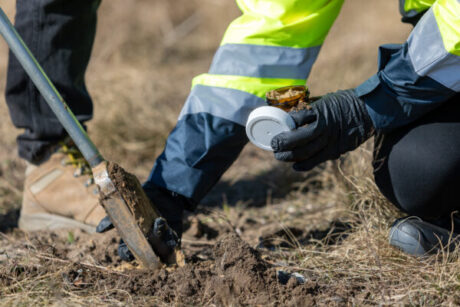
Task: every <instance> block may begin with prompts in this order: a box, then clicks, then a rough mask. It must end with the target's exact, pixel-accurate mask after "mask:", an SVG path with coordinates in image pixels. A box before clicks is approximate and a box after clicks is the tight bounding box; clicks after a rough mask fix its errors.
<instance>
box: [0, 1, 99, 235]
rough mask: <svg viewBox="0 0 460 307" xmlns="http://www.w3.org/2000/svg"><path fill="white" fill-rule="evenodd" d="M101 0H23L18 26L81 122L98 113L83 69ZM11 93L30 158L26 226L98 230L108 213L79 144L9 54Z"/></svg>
mask: <svg viewBox="0 0 460 307" xmlns="http://www.w3.org/2000/svg"><path fill="white" fill-rule="evenodd" d="M100 2H101V0H17V4H16V20H15V27H16V29H17V30H18V32H19V33H20V35H21V36H22V37H23V39H24V41H25V43H26V44H27V45H28V46H29V48H30V50H31V51H32V53H33V54H34V55H35V57H36V58H37V60H38V62H39V63H40V64H41V66H42V67H43V69H44V70H45V72H46V73H47V74H48V76H49V78H50V79H51V81H52V82H53V83H54V84H55V86H56V87H57V89H58V90H59V92H60V93H61V94H62V96H63V98H64V99H65V101H66V102H67V103H68V105H69V106H70V108H71V109H72V111H73V112H74V113H75V115H76V116H77V118H78V119H79V120H80V121H81V122H85V121H87V120H89V119H90V118H91V117H92V111H93V107H92V102H91V98H90V96H89V94H88V92H87V90H86V86H85V81H84V76H85V71H86V68H87V65H88V62H89V58H90V54H91V49H92V45H93V41H94V36H95V32H96V20H97V15H96V12H97V8H98V7H99V5H100ZM6 101H7V104H8V108H9V111H10V114H11V119H12V121H13V123H14V125H15V126H16V127H17V128H23V129H25V131H24V132H23V133H22V134H21V135H19V137H18V139H17V141H18V148H19V155H20V156H21V157H22V158H24V159H25V160H27V161H28V162H29V163H28V167H27V170H26V179H25V183H24V197H23V203H22V209H21V217H20V220H19V226H20V227H21V228H22V229H25V230H38V229H46V228H61V227H65V228H68V227H80V228H83V229H86V230H88V231H93V230H94V226H95V225H96V224H97V223H98V222H99V220H100V219H102V218H103V217H104V216H105V213H104V210H103V209H102V207H100V206H99V205H98V193H97V189H96V187H95V185H93V184H92V181H91V177H90V176H91V172H90V170H89V168H88V167H87V166H86V164H85V162H84V159H83V157H82V156H81V154H80V153H79V151H78V150H77V149H76V148H75V147H74V146H73V145H72V144H71V143H69V142H68V141H64V139H65V138H66V133H65V131H64V129H63V127H62V126H61V124H60V123H59V122H58V120H57V119H56V117H55V115H54V114H53V113H52V111H51V109H50V108H49V107H48V105H47V104H46V102H45V101H44V99H43V98H42V97H41V95H40V94H39V92H38V91H37V89H36V88H35V86H34V85H33V83H32V82H31V80H30V79H29V77H28V76H27V75H26V73H25V71H24V70H23V68H22V67H21V65H20V64H19V62H18V61H17V60H16V58H15V57H14V56H13V55H11V54H10V57H9V65H8V77H7V87H6Z"/></svg>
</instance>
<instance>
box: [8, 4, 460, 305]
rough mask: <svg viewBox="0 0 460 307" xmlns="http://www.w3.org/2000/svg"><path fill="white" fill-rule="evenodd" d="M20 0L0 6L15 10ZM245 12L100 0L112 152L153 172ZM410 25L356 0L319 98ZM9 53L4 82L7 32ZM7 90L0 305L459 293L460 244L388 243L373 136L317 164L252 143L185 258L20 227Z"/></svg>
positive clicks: (390, 215)
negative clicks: (297, 165)
mask: <svg viewBox="0 0 460 307" xmlns="http://www.w3.org/2000/svg"><path fill="white" fill-rule="evenodd" d="M12 2H14V1H5V3H2V4H1V5H2V7H3V8H4V9H6V11H7V13H8V14H9V16H13V15H14V3H12ZM238 14H239V11H238V9H237V7H236V5H235V4H234V2H233V1H232V0H200V1H198V0H188V1H186V0H175V1H161V0H133V1H125V0H110V1H104V2H103V4H102V7H101V9H100V14H99V16H100V22H99V28H98V33H97V38H96V45H95V49H94V54H93V57H92V61H91V63H90V67H89V70H88V74H87V82H88V87H89V89H90V91H91V93H92V95H93V98H94V103H95V114H94V120H93V121H92V122H91V123H90V125H89V131H90V134H91V135H92V136H93V137H94V140H95V143H96V144H97V145H98V146H99V147H100V149H101V151H102V152H103V153H104V155H105V156H106V157H107V158H109V159H110V160H113V161H117V162H119V163H120V164H121V165H123V167H125V168H126V169H127V170H129V171H130V172H133V173H134V174H136V175H137V176H138V177H139V178H140V179H141V181H142V180H144V179H145V178H146V176H147V175H148V172H149V170H150V168H151V166H152V165H153V162H154V159H155V157H156V156H157V155H158V154H159V153H160V152H161V150H162V146H163V143H164V140H165V138H166V137H167V135H168V133H169V131H170V130H171V128H172V127H173V125H174V123H175V119H176V118H177V116H178V114H179V111H180V108H181V106H182V103H183V101H184V100H185V98H186V95H187V94H188V91H189V88H190V81H191V79H192V78H193V76H194V75H197V74H199V73H202V72H205V71H206V70H207V69H208V67H209V64H210V62H211V59H212V55H213V53H214V50H215V49H216V47H217V46H218V44H219V40H220V38H221V36H222V34H223V32H224V31H225V28H226V26H227V24H228V23H229V22H230V21H231V20H232V19H233V18H235V17H236V16H238ZM409 31H410V27H409V26H406V25H402V24H401V23H400V22H399V14H398V8H397V1H396V0H394V1H388V0H372V1H367V0H352V1H346V3H345V5H344V8H343V10H342V13H341V15H340V16H339V19H338V20H337V22H336V23H335V25H334V27H333V29H332V30H331V33H330V35H329V37H328V39H327V41H326V43H325V45H324V46H323V49H322V53H321V55H320V57H319V59H318V62H317V63H316V64H315V66H314V69H313V71H312V74H311V78H310V80H309V82H308V85H309V87H310V90H311V92H312V95H313V96H315V95H321V94H324V93H326V92H328V91H334V90H336V89H339V88H341V89H344V88H349V87H353V86H356V85H358V84H359V83H360V82H362V81H363V80H365V79H366V78H367V77H369V76H371V75H372V74H373V73H374V72H375V70H376V67H377V50H378V46H379V45H380V44H383V43H398V42H402V41H404V40H405V39H406V37H407V35H408V33H409ZM0 59H1V61H0V92H2V93H3V91H4V83H5V78H6V75H5V73H6V59H7V51H6V46H5V44H3V43H0ZM0 100H2V103H1V104H0V117H1V119H2V120H1V121H0V133H1V135H2V146H1V147H0V306H12V305H13V306H31V305H59V306H60V305H70V306H74V305H75V306H80V305H85V306H86V305H94V306H98V305H100V306H103V305H111V306H125V305H151V306H161V305H205V306H209V305H292V306H296V305H297V306H305V305H324V306H326V305H328V306H329V305H335V306H346V305H359V306H361V305H417V306H419V305H441V304H443V305H459V304H460V294H459V293H460V291H459V290H460V289H459V287H460V270H459V260H458V257H457V254H458V253H450V254H447V253H440V254H439V255H436V256H432V257H429V258H423V259H417V258H413V257H409V256H406V255H404V254H403V253H401V252H399V251H397V250H395V249H393V248H391V247H390V246H389V244H388V243H387V235H388V228H389V225H391V223H392V222H393V220H394V219H395V218H396V217H397V216H399V215H400V214H401V213H399V212H398V211H397V210H395V209H393V208H392V207H391V205H389V204H388V203H387V202H386V200H385V199H384V198H383V197H382V196H381V195H380V194H379V192H378V191H377V189H376V187H375V184H374V182H373V179H372V170H371V165H370V161H371V156H372V154H371V148H372V145H371V142H369V143H368V144H365V145H364V146H362V147H361V148H360V149H359V150H357V151H355V152H354V153H353V154H351V155H347V156H346V157H344V158H342V159H341V160H340V161H336V162H329V163H326V164H324V165H321V166H319V167H317V168H316V169H314V170H313V171H311V172H308V173H295V172H294V171H292V170H291V169H290V167H289V165H283V164H280V163H277V162H275V161H274V159H273V158H272V156H271V155H270V154H269V153H266V152H262V151H260V150H258V149H256V148H255V147H253V146H251V145H248V146H247V147H246V148H245V150H244V151H243V153H242V155H241V157H240V159H239V160H238V161H237V162H236V163H235V164H234V165H233V166H232V168H231V169H230V170H229V171H228V172H227V173H226V174H225V176H224V177H223V178H222V179H221V181H220V182H219V183H218V184H217V186H216V187H215V188H214V190H213V191H211V193H210V194H209V195H208V196H207V197H206V199H204V200H203V201H202V203H201V204H200V206H199V208H198V210H197V212H196V213H195V214H193V215H192V214H189V215H187V216H186V217H185V224H186V232H185V234H184V238H183V250H184V253H185V255H186V261H187V264H186V266H185V267H182V268H164V269H162V270H161V271H159V272H155V273H153V272H149V271H143V270H140V269H138V268H137V267H136V265H135V264H126V263H122V262H121V261H120V260H119V259H118V257H117V256H116V248H117V244H118V243H117V242H118V237H117V234H116V232H115V231H111V232H110V233H107V234H104V235H90V234H86V233H83V232H81V231H78V230H65V231H64V230H63V231H54V232H37V233H24V232H21V231H20V230H18V229H17V228H16V225H17V217H18V209H19V207H20V203H21V197H22V195H21V194H22V192H21V191H22V181H23V179H24V169H25V163H24V162H23V161H21V160H20V159H19V158H18V157H17V155H16V145H15V137H16V135H17V134H18V133H19V131H18V130H16V129H15V128H14V127H13V126H12V124H11V121H10V120H9V116H8V111H7V108H6V106H5V103H4V101H3V100H4V98H3V97H1V98H0ZM127 114H129V116H127ZM293 273H296V274H297V275H295V274H293Z"/></svg>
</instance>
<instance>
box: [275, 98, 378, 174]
mask: <svg viewBox="0 0 460 307" xmlns="http://www.w3.org/2000/svg"><path fill="white" fill-rule="evenodd" d="M289 115H291V117H292V118H293V119H294V121H295V123H296V126H297V129H296V130H293V131H289V132H283V133H280V134H278V135H277V136H275V137H274V138H273V139H272V142H271V145H272V148H273V150H274V152H275V158H276V159H278V160H280V161H286V162H296V163H294V165H293V168H294V169H295V170H296V171H307V170H310V169H312V168H313V167H315V166H316V165H318V164H319V163H321V162H325V161H327V160H334V159H337V158H339V157H340V155H341V154H344V153H346V152H347V151H350V150H353V149H355V148H357V147H358V146H359V145H361V144H362V143H363V142H364V141H366V140H367V139H368V138H369V137H371V136H372V134H373V131H374V128H373V125H372V121H371V119H370V117H369V114H368V112H367V110H366V107H365V105H364V102H363V101H362V100H361V99H360V98H358V97H357V96H356V95H355V93H354V90H346V91H338V92H336V93H330V94H327V95H325V96H323V97H322V98H321V99H319V100H318V101H316V102H314V103H313V104H312V108H311V109H304V110H301V111H298V112H290V113H289Z"/></svg>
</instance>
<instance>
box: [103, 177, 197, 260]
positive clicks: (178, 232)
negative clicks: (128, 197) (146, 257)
mask: <svg viewBox="0 0 460 307" xmlns="http://www.w3.org/2000/svg"><path fill="white" fill-rule="evenodd" d="M143 188H144V191H145V193H146V194H147V196H148V197H149V198H150V200H151V201H152V203H154V204H155V206H156V208H157V209H158V211H160V214H161V215H162V217H161V218H157V219H156V220H155V221H154V223H153V226H152V230H151V232H150V233H149V234H148V235H147V239H148V241H149V243H150V245H151V246H152V247H153V250H154V252H155V253H156V254H157V255H158V256H159V257H160V259H161V261H162V262H163V263H170V262H171V261H172V260H171V259H173V258H171V256H174V255H173V253H174V250H175V248H176V247H177V246H180V238H181V236H182V213H183V211H184V208H187V209H191V208H192V209H193V204H192V202H191V201H190V200H188V199H186V198H185V197H183V196H181V195H178V194H176V193H173V192H170V191H168V190H166V189H163V188H160V187H156V186H150V185H149V186H146V185H144V187H143ZM113 228H114V226H113V224H112V222H111V221H110V218H109V217H108V216H106V217H105V218H103V219H102V220H101V221H100V222H99V225H97V227H96V232H98V233H103V232H106V231H109V230H110V229H113ZM118 255H119V256H120V258H121V259H122V260H125V261H132V260H134V256H133V255H132V253H131V252H130V251H129V249H128V247H127V245H126V243H124V242H123V240H121V241H120V245H119V246H118Z"/></svg>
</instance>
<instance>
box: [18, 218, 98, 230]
mask: <svg viewBox="0 0 460 307" xmlns="http://www.w3.org/2000/svg"><path fill="white" fill-rule="evenodd" d="M18 226H19V229H21V230H23V231H39V230H56V229H63V228H67V229H76V228H78V229H81V230H83V231H85V232H87V233H95V232H96V227H95V226H91V225H88V224H85V223H82V222H78V221H75V220H73V219H70V218H66V217H63V216H59V215H53V214H47V213H37V214H30V215H29V214H21V216H20V217H19V221H18Z"/></svg>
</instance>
